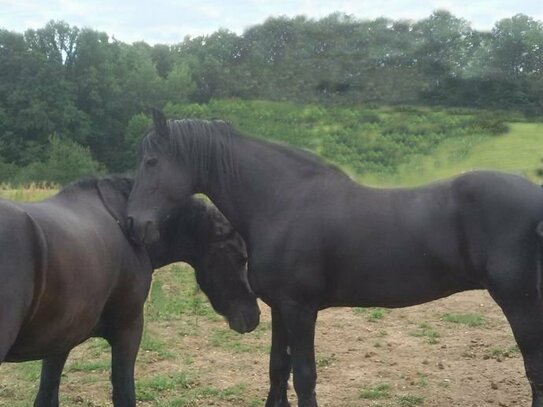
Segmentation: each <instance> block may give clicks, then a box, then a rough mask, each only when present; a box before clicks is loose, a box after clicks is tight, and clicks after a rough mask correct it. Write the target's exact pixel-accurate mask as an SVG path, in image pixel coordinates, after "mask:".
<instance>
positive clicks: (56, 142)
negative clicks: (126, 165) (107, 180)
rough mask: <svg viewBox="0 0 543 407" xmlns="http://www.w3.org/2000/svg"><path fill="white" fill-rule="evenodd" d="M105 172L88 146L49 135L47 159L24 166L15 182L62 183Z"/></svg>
mask: <svg viewBox="0 0 543 407" xmlns="http://www.w3.org/2000/svg"><path fill="white" fill-rule="evenodd" d="M103 172H104V168H103V166H102V165H101V164H100V163H98V162H97V161H95V160H94V159H93V158H92V156H91V153H90V150H89V149H88V148H86V147H83V146H81V145H79V144H77V143H75V142H73V141H70V140H61V139H60V138H59V137H58V136H56V135H53V136H51V137H49V145H48V152H47V159H46V160H45V161H44V162H35V163H32V164H29V165H28V166H26V167H24V168H22V169H21V170H20V171H19V173H18V174H17V176H16V177H15V182H16V183H19V184H21V183H29V182H36V181H43V182H46V183H50V184H61V185H62V184H66V183H68V182H70V181H73V180H75V179H78V178H81V177H84V176H91V175H98V174H101V173H103Z"/></svg>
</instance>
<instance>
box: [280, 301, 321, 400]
mask: <svg viewBox="0 0 543 407" xmlns="http://www.w3.org/2000/svg"><path fill="white" fill-rule="evenodd" d="M281 314H282V316H283V318H284V320H285V326H286V328H287V332H288V343H289V346H290V351H291V357H292V372H293V378H294V390H296V395H297V396H298V407H317V395H316V393H315V385H316V382H317V368H316V365H315V323H316V320H317V309H316V308H312V307H306V306H302V305H289V306H283V307H282V308H281Z"/></svg>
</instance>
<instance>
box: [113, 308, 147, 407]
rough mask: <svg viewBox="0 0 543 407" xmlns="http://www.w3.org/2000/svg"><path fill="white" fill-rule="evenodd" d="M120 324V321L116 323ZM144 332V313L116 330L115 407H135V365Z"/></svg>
mask: <svg viewBox="0 0 543 407" xmlns="http://www.w3.org/2000/svg"><path fill="white" fill-rule="evenodd" d="M116 322H117V323H119V321H116ZM142 331H143V311H142V313H141V314H140V315H139V316H138V317H137V318H136V319H135V320H134V321H132V322H131V323H128V324H124V323H123V325H122V326H120V327H117V328H114V330H113V332H112V334H111V335H109V336H108V338H107V340H108V341H109V344H110V345H111V384H112V385H113V405H114V406H115V407H135V406H136V390H135V387H134V365H135V363H136V356H137V354H138V349H139V346H140V341H141V335H142Z"/></svg>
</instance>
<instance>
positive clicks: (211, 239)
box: [0, 177, 260, 407]
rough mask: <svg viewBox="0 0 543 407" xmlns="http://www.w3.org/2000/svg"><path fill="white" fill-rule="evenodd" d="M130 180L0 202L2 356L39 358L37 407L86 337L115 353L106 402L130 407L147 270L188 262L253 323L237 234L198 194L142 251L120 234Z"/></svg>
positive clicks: (51, 396)
mask: <svg viewBox="0 0 543 407" xmlns="http://www.w3.org/2000/svg"><path fill="white" fill-rule="evenodd" d="M131 187H132V180H130V179H126V178H111V177H110V178H103V179H98V180H87V181H83V182H77V183H74V184H72V185H70V186H68V187H66V188H64V189H63V190H62V191H61V192H59V193H58V194H56V195H55V196H53V197H52V198H49V199H46V200H44V201H42V202H37V203H13V202H8V201H4V200H0V248H1V250H0V276H1V279H2V283H1V284H0V304H1V305H0V363H2V362H3V361H6V362H21V361H27V360H38V359H43V365H42V374H41V381H40V388H39V392H38V395H37V397H36V400H35V402H34V406H39V407H53V406H58V389H59V383H60V375H61V373H62V370H63V367H64V363H65V361H66V359H67V357H68V354H69V352H70V351H71V349H72V348H74V347H75V346H77V345H78V344H80V343H81V342H83V341H85V340H86V339H88V338H89V337H92V336H97V337H103V338H105V339H106V340H107V341H108V342H109V344H110V345H111V350H112V375H111V381H112V384H113V404H114V405H115V406H116V407H117V406H122V407H128V406H131V407H133V406H135V404H136V402H135V392H134V363H135V359H136V354H137V352H138V348H139V344H140V339H141V334H142V328H143V304H144V301H145V299H146V298H147V294H148V292H149V287H150V283H151V278H152V272H153V269H154V268H158V267H161V266H163V265H166V264H168V263H172V262H176V261H185V262H188V263H189V264H191V265H192V266H193V267H194V269H195V271H196V278H197V281H198V283H199V285H200V286H201V288H202V290H203V291H204V292H205V293H206V295H207V296H208V297H209V299H210V301H211V304H212V305H213V307H214V309H215V310H216V311H217V312H218V313H220V314H222V315H224V316H226V318H227V319H228V321H229V323H230V327H231V328H233V329H235V330H236V331H238V332H242V333H243V332H249V331H251V330H253V329H254V328H255V327H256V326H257V325H258V321H259V313H260V311H259V309H258V305H257V303H256V297H255V296H254V294H252V293H251V292H250V290H249V288H248V284H247V280H246V269H245V264H246V250H245V246H244V242H243V240H242V239H241V238H240V236H239V235H238V234H237V232H235V231H234V229H233V228H232V227H231V225H230V224H229V223H228V222H227V221H226V219H225V218H224V217H223V216H222V215H221V214H220V213H219V212H218V210H216V209H215V208H213V207H211V206H208V205H206V204H204V203H203V202H202V201H200V200H197V199H191V200H189V201H188V202H187V204H186V205H184V206H183V207H180V208H179V209H176V210H175V211H172V212H171V213H170V216H169V218H168V220H167V221H165V222H164V223H163V224H161V225H160V226H159V230H160V235H161V237H160V239H159V240H157V241H156V242H155V243H153V244H152V245H149V246H147V247H146V248H144V247H142V246H137V245H134V244H133V243H131V242H130V241H129V239H128V238H127V237H126V236H125V234H124V233H123V229H125V224H124V223H125V222H124V219H125V213H126V204H127V200H128V195H129V193H130V189H131Z"/></svg>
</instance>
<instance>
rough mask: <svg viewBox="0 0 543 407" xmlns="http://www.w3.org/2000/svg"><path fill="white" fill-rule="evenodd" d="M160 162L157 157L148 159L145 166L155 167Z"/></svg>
mask: <svg viewBox="0 0 543 407" xmlns="http://www.w3.org/2000/svg"><path fill="white" fill-rule="evenodd" d="M157 162H158V158H156V157H153V158H148V159H147V160H146V161H145V164H146V165H148V166H150V167H152V166H153V165H156V163H157Z"/></svg>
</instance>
